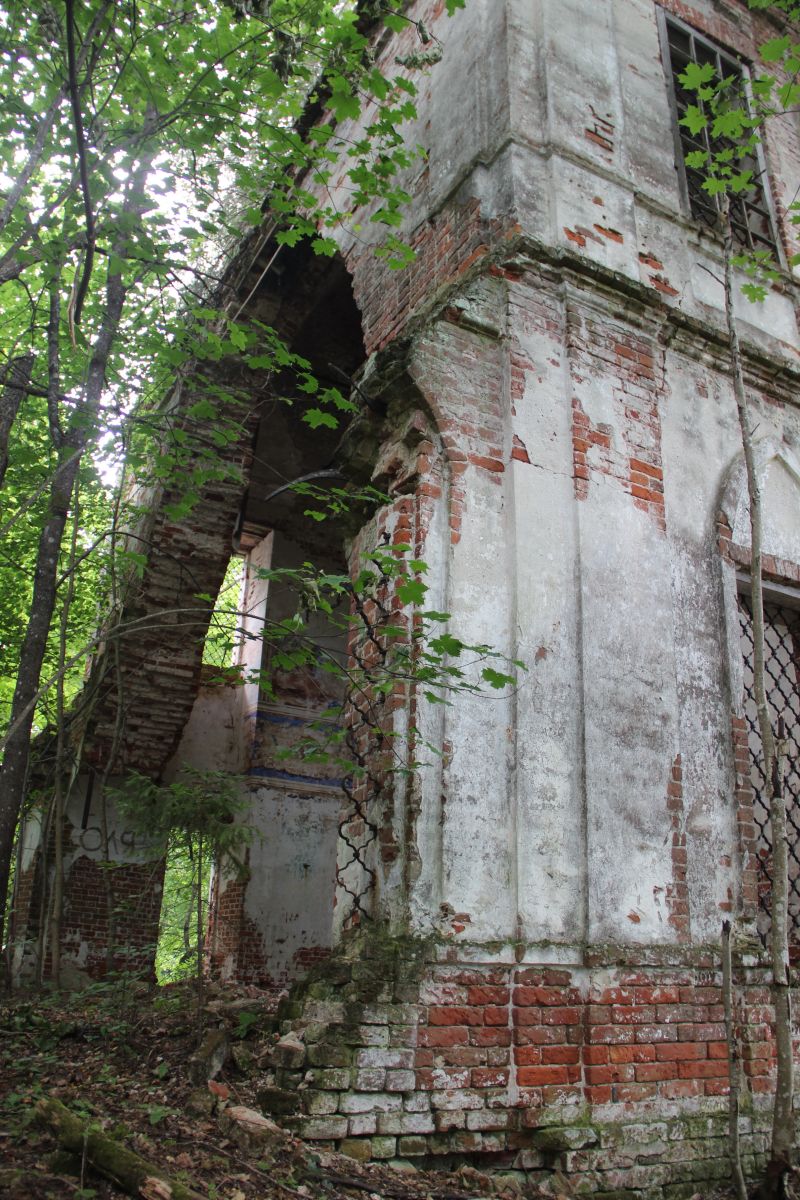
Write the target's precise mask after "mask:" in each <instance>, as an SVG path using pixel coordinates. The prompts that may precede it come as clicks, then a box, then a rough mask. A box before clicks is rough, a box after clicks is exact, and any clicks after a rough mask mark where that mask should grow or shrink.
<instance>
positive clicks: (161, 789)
mask: <svg viewBox="0 0 800 1200" xmlns="http://www.w3.org/2000/svg"><path fill="white" fill-rule="evenodd" d="M111 795H112V797H113V800H114V803H115V805H116V807H117V809H118V811H119V812H120V814H121V815H122V816H123V817H124V819H125V821H126V824H127V826H128V828H129V829H131V830H133V831H134V832H136V833H139V834H141V835H143V836H145V837H148V838H150V839H151V841H152V842H155V843H156V844H159V843H160V844H162V845H163V847H164V852H165V854H166V873H165V882H164V898H163V901H162V906H161V926H160V930H159V943H158V947H157V950H156V973H157V977H158V979H159V982H162V983H166V982H171V981H174V980H176V979H185V978H188V977H189V976H191V975H197V974H198V972H199V970H200V967H201V964H202V956H203V930H204V929H205V927H206V923H207V915H208V912H207V910H208V895H207V893H208V876H209V872H210V868H211V866H212V865H215V866H216V869H217V870H221V871H229V872H230V871H233V872H236V873H238V872H241V871H242V870H243V862H242V856H243V854H244V852H245V850H246V849H247V846H248V845H249V844H250V842H251V840H252V836H253V831H252V828H251V827H250V826H249V825H247V824H244V823H243V821H244V818H245V817H246V816H247V814H248V810H249V804H248V800H247V798H246V797H245V796H244V795H243V794H242V792H241V791H240V790H239V786H238V782H237V780H236V779H234V778H232V777H231V776H230V775H226V774H224V773H223V772H214V771H189V770H187V771H184V772H182V774H181V775H179V776H178V778H177V779H175V780H174V781H173V782H172V783H169V784H157V783H154V782H153V780H151V779H147V778H146V777H145V776H143V775H137V774H131V775H129V776H128V777H127V778H126V779H125V781H124V783H123V784H122V786H121V787H120V788H118V789H116V790H115V791H113V792H112V793H111Z"/></svg>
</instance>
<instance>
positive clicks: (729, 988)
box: [722, 921, 747, 1200]
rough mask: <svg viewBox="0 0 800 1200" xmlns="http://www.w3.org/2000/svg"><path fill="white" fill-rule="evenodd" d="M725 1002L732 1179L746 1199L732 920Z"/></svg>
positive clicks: (725, 957)
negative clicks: (735, 1022)
mask: <svg viewBox="0 0 800 1200" xmlns="http://www.w3.org/2000/svg"><path fill="white" fill-rule="evenodd" d="M722 1003H723V1005H724V1007H725V1040H726V1041H727V1043H728V1148H729V1152H730V1156H731V1180H732V1182H733V1187H734V1191H735V1192H736V1197H737V1200H747V1186H746V1184H745V1181H744V1174H743V1173H742V1157H741V1153H740V1149H739V1054H738V1049H737V1045H736V1030H735V1028H734V1024H733V963H732V958H731V923H730V921H723V922H722Z"/></svg>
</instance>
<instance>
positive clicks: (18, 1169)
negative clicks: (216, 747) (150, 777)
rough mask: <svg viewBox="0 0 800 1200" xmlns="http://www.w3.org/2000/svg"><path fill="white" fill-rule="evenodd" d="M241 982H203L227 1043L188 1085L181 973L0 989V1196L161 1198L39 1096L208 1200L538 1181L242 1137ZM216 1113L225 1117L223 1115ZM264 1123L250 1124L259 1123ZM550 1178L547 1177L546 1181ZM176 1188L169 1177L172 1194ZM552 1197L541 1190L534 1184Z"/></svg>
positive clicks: (260, 1030) (257, 1002)
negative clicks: (67, 1131)
mask: <svg viewBox="0 0 800 1200" xmlns="http://www.w3.org/2000/svg"><path fill="white" fill-rule="evenodd" d="M268 1009H269V1004H268V1002H267V997H266V996H265V995H263V994H262V995H261V996H259V994H258V993H256V992H255V990H254V989H241V988H239V989H225V990H222V989H219V988H216V989H213V990H211V991H209V992H208V994H207V995H206V997H205V1004H204V1012H203V1014H202V1015H203V1021H204V1022H205V1025H206V1027H207V1028H214V1027H216V1026H218V1025H220V1024H224V1025H225V1026H226V1027H227V1031H228V1037H229V1044H230V1046H231V1049H232V1056H231V1057H229V1059H228V1060H227V1062H226V1063H225V1065H224V1066H223V1067H222V1068H221V1070H220V1071H219V1072H218V1073H217V1075H216V1078H215V1079H214V1080H212V1081H211V1082H210V1083H209V1082H207V1081H206V1082H204V1083H203V1084H202V1086H200V1087H198V1083H197V1074H196V1072H194V1075H195V1080H194V1081H193V1080H192V1078H191V1075H192V1073H193V1072H192V1068H191V1065H190V1060H191V1058H192V1055H193V1054H194V1052H195V1050H196V1048H197V1045H198V1028H199V1022H198V1015H197V1004H196V997H195V994H194V991H193V988H192V986H191V985H190V984H172V985H169V986H167V987H161V988H157V989H154V990H150V989H146V988H143V987H142V986H141V985H139V986H137V987H128V988H126V987H124V986H122V985H119V984H117V985H111V984H106V985H95V986H94V987H92V988H89V989H88V990H86V991H83V992H81V993H71V994H70V993H62V994H46V993H45V994H29V995H27V996H15V997H14V998H13V999H12V1000H8V999H6V1000H0V1196H6V1197H8V1198H9V1200H49V1198H50V1197H62V1196H65V1197H73V1198H74V1200H95V1198H96V1200H117V1198H122V1197H125V1196H126V1195H131V1194H133V1195H137V1194H138V1195H139V1196H142V1197H147V1198H148V1200H169V1198H170V1197H171V1196H172V1195H173V1192H172V1191H170V1190H168V1189H166V1190H165V1189H164V1185H163V1184H159V1181H158V1180H157V1179H155V1178H153V1179H150V1180H149V1181H148V1182H147V1184H146V1185H144V1186H143V1187H142V1188H141V1189H140V1188H135V1189H134V1190H133V1191H131V1190H128V1191H125V1190H123V1189H121V1188H120V1186H119V1185H118V1183H115V1182H112V1181H111V1180H110V1179H109V1178H104V1177H103V1176H102V1175H101V1174H99V1173H98V1172H97V1171H96V1170H95V1169H94V1167H93V1165H92V1156H93V1152H92V1150H91V1146H90V1145H89V1143H87V1141H86V1136H84V1149H83V1153H79V1154H72V1155H70V1154H68V1153H65V1152H64V1151H63V1150H60V1149H59V1142H58V1139H57V1137H56V1133H55V1132H54V1129H53V1127H52V1122H51V1124H50V1125H49V1126H48V1125H47V1124H45V1123H43V1111H44V1109H45V1107H46V1106H47V1105H49V1107H50V1109H51V1111H52V1110H53V1109H54V1108H55V1106H54V1105H53V1104H51V1103H50V1102H51V1101H60V1103H61V1104H63V1105H64V1106H66V1108H67V1109H68V1110H69V1111H70V1113H72V1114H73V1115H74V1116H75V1117H77V1118H79V1119H80V1120H81V1121H82V1122H84V1129H86V1128H88V1129H90V1130H94V1131H96V1132H97V1133H99V1132H100V1131H102V1133H103V1134H104V1135H105V1136H106V1137H108V1138H110V1139H113V1140H114V1142H115V1143H117V1144H119V1145H122V1146H125V1147H127V1148H128V1149H129V1150H132V1151H135V1153H136V1154H138V1155H140V1156H141V1157H142V1158H144V1159H146V1160H147V1161H148V1163H150V1164H152V1166H153V1168H155V1170H156V1171H157V1172H158V1173H163V1175H165V1176H169V1177H170V1178H171V1179H172V1180H174V1181H178V1182H179V1183H182V1184H183V1185H184V1187H185V1188H186V1189H189V1192H187V1194H190V1195H191V1196H193V1197H194V1196H198V1197H203V1198H207V1200H292V1197H294V1198H295V1200H316V1198H317V1197H320V1198H324V1200H369V1198H370V1197H372V1198H373V1200H476V1198H478V1197H487V1198H488V1197H491V1198H492V1200H536V1198H539V1197H541V1196H543V1193H542V1191H541V1190H540V1189H539V1188H538V1187H537V1186H535V1185H534V1184H533V1183H532V1182H530V1181H527V1180H526V1179H525V1176H524V1175H523V1174H521V1173H519V1172H517V1173H511V1174H507V1175H505V1176H503V1175H502V1174H495V1175H484V1174H481V1173H480V1172H478V1171H476V1170H474V1169H473V1168H471V1167H468V1166H467V1167H461V1168H460V1169H458V1170H452V1171H446V1172H445V1171H440V1172H429V1171H420V1170H415V1169H413V1167H411V1165H410V1164H408V1166H407V1167H406V1168H405V1169H398V1168H397V1167H396V1166H395V1167H390V1166H388V1165H386V1166H383V1165H379V1164H369V1165H362V1164H361V1163H358V1162H356V1161H355V1160H354V1159H351V1158H346V1157H344V1156H342V1155H338V1154H331V1153H326V1152H324V1151H321V1150H320V1149H319V1147H315V1148H312V1147H310V1146H308V1145H306V1144H305V1143H303V1142H302V1141H300V1140H299V1139H298V1138H295V1137H293V1136H292V1135H291V1134H290V1133H288V1132H286V1131H285V1130H277V1129H274V1128H273V1129H272V1130H271V1131H269V1130H267V1131H266V1134H267V1136H266V1138H265V1139H264V1138H261V1137H257V1138H252V1137H250V1136H249V1135H248V1134H247V1133H246V1132H245V1131H244V1130H243V1129H242V1128H241V1127H240V1126H238V1125H235V1124H234V1125H232V1123H231V1120H230V1114H231V1112H232V1110H233V1109H235V1108H236V1107H237V1106H245V1107H246V1108H250V1109H257V1108H258V1105H257V1102H256V1099H255V1096H256V1092H257V1091H258V1087H259V1084H263V1077H264V1073H265V1069H266V1068H264V1067H262V1066H261V1065H260V1064H261V1062H262V1061H264V1060H265V1059H266V1055H267V1054H268V1051H269V1048H270V1046H271V1044H272V1035H271V1034H269V1033H268V1032H267V1030H266V1028H265V1022H264V1021H263V1020H262V1019H261V1017H260V1016H259V1014H260V1013H261V1014H265V1013H267V1012H268ZM226 1113H227V1119H226ZM262 1132H263V1131H262ZM557 1190H558V1189H556V1191H557ZM174 1194H175V1196H176V1197H177V1195H178V1190H176V1192H175V1193H174ZM547 1194H548V1196H549V1197H551V1200H552V1197H553V1194H554V1193H553V1192H548V1193H547Z"/></svg>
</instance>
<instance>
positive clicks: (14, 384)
mask: <svg viewBox="0 0 800 1200" xmlns="http://www.w3.org/2000/svg"><path fill="white" fill-rule="evenodd" d="M32 370H33V355H32V354H25V355H22V356H21V357H20V358H12V359H11V361H10V363H9V364H8V366H7V367H6V369H5V371H4V372H3V376H2V380H0V382H2V384H3V390H2V392H0V486H2V483H3V479H4V478H5V474H6V468H7V467H8V439H9V436H10V434H11V426H12V425H13V424H14V421H15V419H16V416H17V412H18V410H19V406H20V404H21V403H22V399H23V397H24V395H25V388H26V387H27V386H28V383H29V382H30V378H31V371H32Z"/></svg>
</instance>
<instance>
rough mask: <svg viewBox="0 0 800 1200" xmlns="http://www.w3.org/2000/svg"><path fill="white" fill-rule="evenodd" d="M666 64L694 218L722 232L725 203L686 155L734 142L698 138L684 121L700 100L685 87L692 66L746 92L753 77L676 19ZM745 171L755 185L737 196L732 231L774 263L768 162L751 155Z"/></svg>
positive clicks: (706, 135) (704, 134)
mask: <svg viewBox="0 0 800 1200" xmlns="http://www.w3.org/2000/svg"><path fill="white" fill-rule="evenodd" d="M665 41H666V48H665V65H666V66H667V68H668V74H669V77H670V81H671V91H672V101H673V108H674V115H675V127H676V143H677V146H676V148H677V149H678V151H679V155H678V157H679V163H680V170H681V173H682V176H683V181H684V185H685V190H686V198H687V201H688V206H689V211H690V212H691V214H692V216H693V217H694V218H695V219H696V220H698V221H701V222H702V223H703V224H704V225H707V226H709V228H713V229H716V228H718V223H719V211H720V203H719V199H718V198H717V197H716V196H710V195H709V194H708V192H707V191H706V190H705V189H704V188H703V180H704V178H705V176H704V175H703V172H702V171H697V170H694V169H693V168H691V167H687V166H686V163H685V159H686V155H687V154H691V153H692V151H694V150H705V151H707V152H708V153H711V154H716V153H718V152H719V151H720V150H725V149H728V148H729V147H731V146H733V145H734V143H733V142H731V141H728V140H727V139H724V138H712V137H711V134H710V132H709V130H708V129H703V130H701V131H700V132H699V133H697V134H692V133H690V132H689V130H688V129H687V128H686V126H685V125H681V124H680V123H679V122H680V120H681V118H682V117H683V116H685V114H686V109H687V108H688V107H689V105H690V104H697V102H698V101H697V96H696V95H695V94H694V93H691V92H687V91H685V90H684V89H683V88H682V87H681V85H680V82H679V79H678V76H679V75H682V74H683V72H684V71H685V70H686V67H687V66H688V64H689V63H691V62H694V63H700V64H701V65H702V64H704V63H710V64H711V65H712V66H713V67H714V70H715V71H716V74H717V77H718V78H719V79H723V78H729V77H731V76H733V77H734V78H735V79H736V80H738V81H740V83H741V86H742V88H743V89H744V88H746V83H747V76H746V73H745V70H744V68H743V66H742V64H741V63H740V62H738V61H737V59H735V58H733V57H732V56H731V55H729V54H726V53H725V51H724V50H721V49H720V48H719V46H715V45H714V43H713V42H709V41H708V40H707V39H706V38H704V37H701V36H700V34H698V33H695V31H694V30H693V29H690V28H689V26H688V25H684V24H683V23H682V22H679V21H676V20H674V19H673V18H671V17H666V18H665ZM739 165H740V167H741V169H742V170H749V171H752V173H753V180H754V183H753V186H752V187H751V188H750V189H749V190H748V191H747V192H746V193H743V194H742V195H740V196H731V198H730V204H731V226H732V229H733V236H734V239H735V241H736V242H737V243H738V244H739V245H740V246H742V247H743V248H745V249H747V250H767V251H769V253H770V255H771V256H772V257H773V258H779V257H780V255H779V250H778V239H777V236H776V232H775V224H774V221H773V218H772V211H771V208H770V202H769V197H768V193H767V186H766V177H765V170H764V163H763V159H762V157H761V155H760V154H759V153H758V152H753V153H749V154H748V155H747V157H745V158H743V159H741V160H740V164H739Z"/></svg>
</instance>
